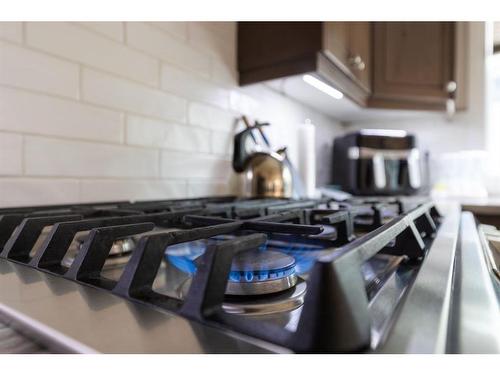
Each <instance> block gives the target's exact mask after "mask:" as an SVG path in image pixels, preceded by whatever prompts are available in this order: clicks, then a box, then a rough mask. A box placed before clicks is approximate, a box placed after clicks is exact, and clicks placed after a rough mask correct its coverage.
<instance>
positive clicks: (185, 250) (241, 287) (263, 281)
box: [166, 239, 297, 296]
mask: <svg viewBox="0 0 500 375" xmlns="http://www.w3.org/2000/svg"><path fill="white" fill-rule="evenodd" d="M219 240H220V239H219ZM215 241H217V240H214V239H212V240H208V241H207V240H202V241H193V242H190V243H183V244H178V245H174V246H170V247H169V248H168V249H167V251H166V260H167V262H169V263H170V264H172V265H173V266H175V267H176V268H177V269H179V270H180V271H182V272H184V273H186V274H188V275H193V274H194V273H195V272H196V270H197V259H199V257H200V256H201V255H202V254H203V253H204V252H205V249H206V247H207V245H209V244H210V243H212V242H215ZM295 267H296V262H295V259H294V257H293V256H290V255H287V254H285V253H282V252H279V251H273V250H266V249H265V248H261V249H254V250H249V251H245V252H242V253H239V254H237V255H236V256H235V257H234V259H233V263H232V265H231V271H230V273H229V280H228V283H227V288H226V294H227V295H233V296H249V295H263V294H272V293H278V292H282V291H284V290H287V289H290V288H292V287H294V286H295V284H297V274H296V269H295Z"/></svg>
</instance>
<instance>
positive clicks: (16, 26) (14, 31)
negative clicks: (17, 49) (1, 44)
mask: <svg viewBox="0 0 500 375" xmlns="http://www.w3.org/2000/svg"><path fill="white" fill-rule="evenodd" d="M0 39H5V40H10V41H11V42H17V43H22V42H23V23H22V22H0Z"/></svg>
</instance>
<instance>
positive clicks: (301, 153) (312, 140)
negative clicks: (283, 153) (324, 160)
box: [298, 120, 316, 198]
mask: <svg viewBox="0 0 500 375" xmlns="http://www.w3.org/2000/svg"><path fill="white" fill-rule="evenodd" d="M298 136H299V139H298V160H299V163H298V170H299V174H300V177H301V178H302V181H303V183H304V193H305V195H306V197H307V198H314V197H315V196H316V129H315V127H314V125H313V124H312V123H311V121H310V120H306V121H305V123H304V124H301V125H300V126H299V132H298Z"/></svg>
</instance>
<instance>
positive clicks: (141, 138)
mask: <svg viewBox="0 0 500 375" xmlns="http://www.w3.org/2000/svg"><path fill="white" fill-rule="evenodd" d="M209 139H210V131H208V130H206V129H201V128H195V127H192V126H186V125H179V124H172V123H166V122H162V121H157V120H151V119H147V118H144V117H137V116H129V117H128V118H127V143H128V144H130V145H139V146H145V147H160V148H166V149H171V150H181V151H199V152H207V153H208V152H210V141H209Z"/></svg>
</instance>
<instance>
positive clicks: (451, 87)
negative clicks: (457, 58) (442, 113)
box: [445, 81, 457, 120]
mask: <svg viewBox="0 0 500 375" xmlns="http://www.w3.org/2000/svg"><path fill="white" fill-rule="evenodd" d="M445 89H446V92H447V93H448V99H446V117H447V118H448V119H449V120H451V118H452V117H453V115H454V114H455V112H456V111H457V107H456V103H455V93H456V91H457V83H456V82H455V81H449V82H448V83H447V84H446V87H445Z"/></svg>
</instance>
